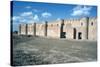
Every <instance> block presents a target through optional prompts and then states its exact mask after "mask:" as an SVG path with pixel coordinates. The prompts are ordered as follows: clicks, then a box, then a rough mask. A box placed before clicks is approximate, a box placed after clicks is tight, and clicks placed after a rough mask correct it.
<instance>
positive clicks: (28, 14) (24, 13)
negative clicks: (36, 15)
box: [20, 12, 33, 16]
mask: <svg viewBox="0 0 100 67" xmlns="http://www.w3.org/2000/svg"><path fill="white" fill-rule="evenodd" d="M32 14H33V13H32V12H23V13H22V14H21V15H20V16H30V15H32Z"/></svg>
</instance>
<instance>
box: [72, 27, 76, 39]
mask: <svg viewBox="0 0 100 67" xmlns="http://www.w3.org/2000/svg"><path fill="white" fill-rule="evenodd" d="M73 39H76V28H74V29H73Z"/></svg>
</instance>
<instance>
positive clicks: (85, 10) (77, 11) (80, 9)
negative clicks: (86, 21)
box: [71, 6, 92, 16]
mask: <svg viewBox="0 0 100 67" xmlns="http://www.w3.org/2000/svg"><path fill="white" fill-rule="evenodd" d="M91 9H92V7H87V6H76V7H75V8H73V10H72V11H73V12H72V13H71V15H72V16H88V15H90V11H91Z"/></svg>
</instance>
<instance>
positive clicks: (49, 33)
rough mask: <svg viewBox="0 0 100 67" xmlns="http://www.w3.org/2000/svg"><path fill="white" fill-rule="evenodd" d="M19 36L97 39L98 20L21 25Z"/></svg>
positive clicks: (73, 20) (87, 19)
mask: <svg viewBox="0 0 100 67" xmlns="http://www.w3.org/2000/svg"><path fill="white" fill-rule="evenodd" d="M19 34H21V35H34V36H43V37H53V38H66V39H75V40H79V39H80V40H86V39H88V40H96V39H97V18H89V17H83V18H80V19H65V20H63V19H62V20H58V21H52V22H47V21H45V22H44V23H42V24H37V23H33V24H20V25H19Z"/></svg>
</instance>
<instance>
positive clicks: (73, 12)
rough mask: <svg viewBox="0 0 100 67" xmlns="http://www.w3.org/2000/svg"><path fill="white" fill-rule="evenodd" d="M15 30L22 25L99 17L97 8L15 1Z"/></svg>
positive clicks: (13, 18) (13, 16)
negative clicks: (83, 17)
mask: <svg viewBox="0 0 100 67" xmlns="http://www.w3.org/2000/svg"><path fill="white" fill-rule="evenodd" d="M12 6H13V7H11V8H13V10H12V13H13V15H12V17H11V19H12V20H13V30H14V31H15V30H18V25H19V24H20V23H34V22H36V23H43V21H55V20H59V19H69V18H79V17H82V16H89V17H97V7H96V6H86V5H72V4H53V3H52V4H51V3H40V2H22V1H13V4H12Z"/></svg>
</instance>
